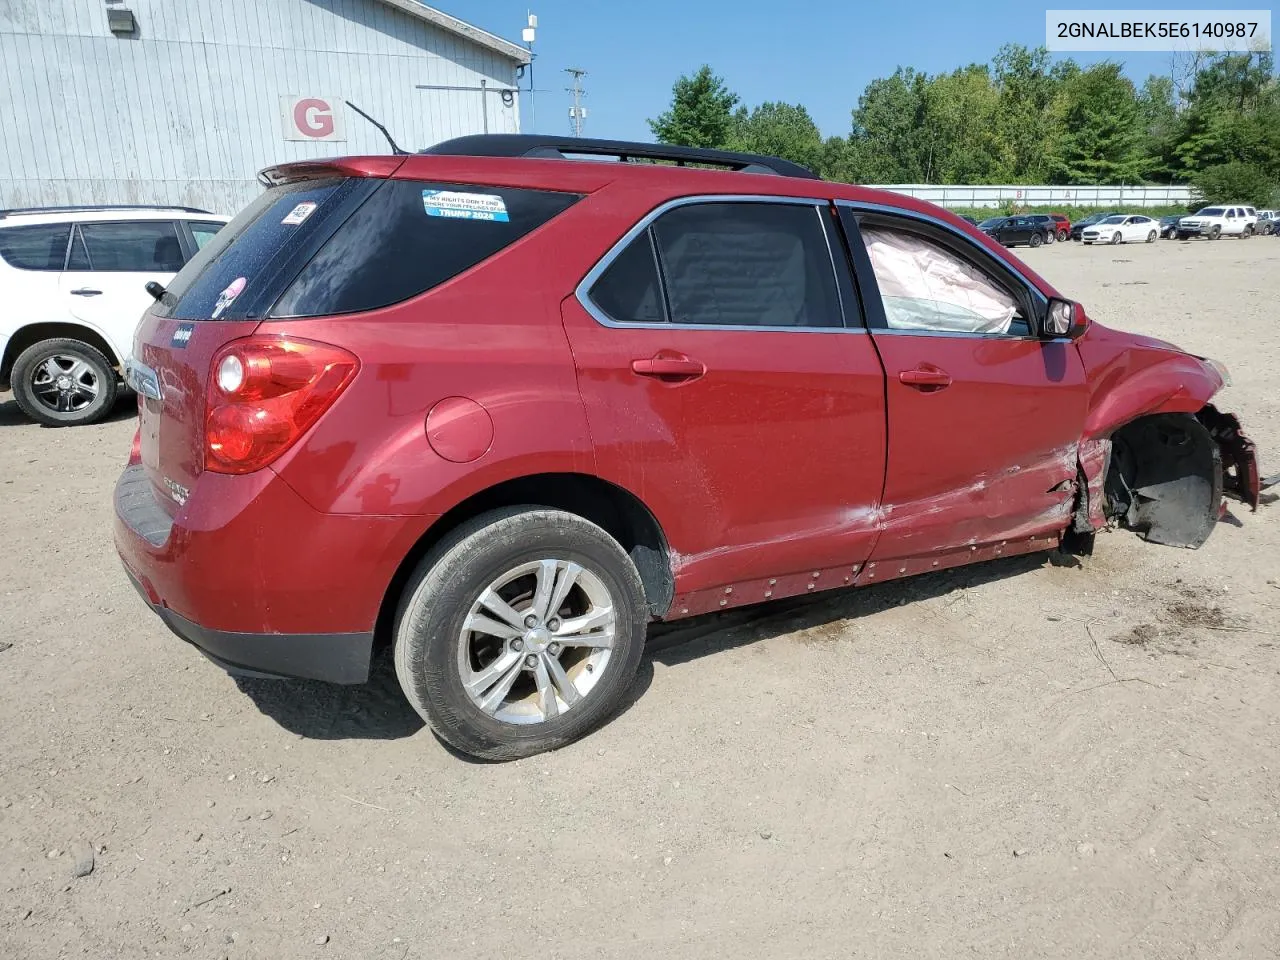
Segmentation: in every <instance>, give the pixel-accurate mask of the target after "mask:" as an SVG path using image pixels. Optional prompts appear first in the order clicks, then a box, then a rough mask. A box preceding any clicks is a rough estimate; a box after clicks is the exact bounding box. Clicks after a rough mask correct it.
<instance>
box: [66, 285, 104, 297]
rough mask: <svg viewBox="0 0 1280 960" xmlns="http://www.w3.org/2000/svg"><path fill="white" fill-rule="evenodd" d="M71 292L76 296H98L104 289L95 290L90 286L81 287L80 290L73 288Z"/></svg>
mask: <svg viewBox="0 0 1280 960" xmlns="http://www.w3.org/2000/svg"><path fill="white" fill-rule="evenodd" d="M71 294H72V296H76V297H97V296H100V295H101V294H102V291H101V290H93V289H91V288H89V287H81V288H80V289H79V290H72V291H71Z"/></svg>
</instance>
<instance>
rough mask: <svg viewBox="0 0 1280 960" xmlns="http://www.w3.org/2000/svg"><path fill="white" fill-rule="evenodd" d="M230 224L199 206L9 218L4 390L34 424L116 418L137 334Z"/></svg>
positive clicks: (39, 212) (1, 234)
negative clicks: (156, 298)
mask: <svg viewBox="0 0 1280 960" xmlns="http://www.w3.org/2000/svg"><path fill="white" fill-rule="evenodd" d="M226 222H227V218H226V217H221V216H216V215H214V214H211V213H207V212H205V211H203V210H196V209H194V208H191V207H119V206H102V207H44V208H38V209H24V210H0V304H3V308H0V389H4V388H6V387H11V388H12V389H13V396H14V399H15V400H17V402H18V406H19V407H21V408H22V411H23V412H24V413H25V414H26V415H27V416H29V417H30V418H31V419H33V420H36V421H39V422H40V423H45V424H48V425H50V426H71V425H74V424H81V423H92V422H93V421H95V420H98V419H100V418H101V417H104V416H106V414H107V413H108V412H110V410H111V407H112V405H113V404H114V403H115V399H116V395H117V392H118V391H119V389H120V385H121V380H120V375H121V373H122V371H123V366H124V362H125V360H126V359H127V358H128V355H129V350H130V349H131V347H132V344H133V331H134V328H135V327H136V326H137V325H138V321H139V319H141V317H142V314H143V312H144V311H145V310H146V309H147V306H148V305H149V304H150V303H151V302H152V297H151V295H150V294H149V293H148V292H147V289H146V285H147V283H149V282H150V281H153V280H154V281H155V282H157V283H159V284H161V285H164V284H166V283H168V282H169V280H171V279H172V278H173V275H174V274H175V273H177V272H178V271H179V270H180V269H182V266H183V265H184V264H185V263H186V262H187V261H188V260H189V259H191V257H192V256H194V255H195V253H196V251H197V250H199V249H200V247H202V246H204V244H205V243H206V242H207V241H208V240H209V239H210V238H211V237H212V236H213V235H214V234H215V233H217V232H218V230H220V229H221V228H222V226H223V225H224V224H225V223H226Z"/></svg>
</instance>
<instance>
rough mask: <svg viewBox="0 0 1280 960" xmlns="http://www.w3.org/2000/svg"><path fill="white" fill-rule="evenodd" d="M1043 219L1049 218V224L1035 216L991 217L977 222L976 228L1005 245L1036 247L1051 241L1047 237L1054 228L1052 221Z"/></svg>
mask: <svg viewBox="0 0 1280 960" xmlns="http://www.w3.org/2000/svg"><path fill="white" fill-rule="evenodd" d="M1044 219H1045V220H1049V225H1047V226H1046V225H1045V224H1044V223H1042V222H1041V220H1040V219H1039V218H1037V217H992V218H991V219H990V220H983V221H982V222H981V223H980V224H978V229H979V230H981V231H982V232H983V233H985V234H986V235H987V236H989V237H991V238H992V239H994V240H995V241H996V242H997V243H1000V244H1003V245H1004V246H1006V247H1016V246H1017V245H1018V244H1020V243H1025V244H1027V245H1028V246H1031V247H1038V246H1040V244H1042V243H1051V242H1052V241H1051V240H1049V237H1050V236H1052V232H1053V230H1054V225H1053V221H1052V219H1050V218H1049V217H1045V218H1044Z"/></svg>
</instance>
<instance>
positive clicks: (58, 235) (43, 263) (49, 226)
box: [0, 223, 71, 270]
mask: <svg viewBox="0 0 1280 960" xmlns="http://www.w3.org/2000/svg"><path fill="white" fill-rule="evenodd" d="M70 234H71V226H70V225H69V224H66V223H42V224H33V225H32V226H29V227H4V228H3V229H0V257H3V258H4V262H5V263H7V264H9V266H11V267H17V268H18V269H20V270H61V269H62V264H63V262H64V261H65V260H66V256H67V238H68V237H69V236H70Z"/></svg>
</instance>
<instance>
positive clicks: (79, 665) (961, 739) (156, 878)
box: [0, 238, 1280, 960]
mask: <svg viewBox="0 0 1280 960" xmlns="http://www.w3.org/2000/svg"><path fill="white" fill-rule="evenodd" d="M1064 247H1065V248H1064ZM1023 256H1024V258H1025V259H1026V260H1027V261H1028V262H1030V263H1031V264H1032V265H1033V266H1034V267H1035V268H1036V269H1038V270H1040V271H1042V272H1043V273H1044V275H1045V276H1047V277H1048V278H1049V279H1050V280H1051V281H1053V282H1054V283H1056V284H1058V285H1059V287H1060V288H1061V289H1062V290H1063V291H1064V292H1066V293H1067V294H1068V295H1072V296H1075V297H1077V298H1079V299H1081V300H1083V301H1084V302H1085V303H1086V304H1087V306H1088V308H1089V310H1090V313H1091V314H1092V315H1093V316H1095V317H1096V318H1098V319H1100V320H1102V321H1104V322H1107V323H1110V324H1113V325H1118V326H1121V327H1126V328H1131V329H1134V330H1138V331H1141V332H1144V333H1148V334H1153V335H1155V336H1159V337H1162V338H1166V339H1171V340H1173V341H1174V342H1177V343H1180V344H1182V345H1183V346H1185V347H1186V348H1188V349H1190V350H1192V351H1194V352H1196V353H1202V354H1208V355H1211V356H1214V357H1217V358H1220V359H1222V360H1224V361H1225V362H1226V363H1227V364H1228V365H1229V367H1230V369H1231V371H1232V374H1233V376H1234V381H1235V383H1234V386H1232V387H1230V388H1229V389H1228V390H1227V391H1226V392H1225V393H1224V394H1223V395H1222V396H1221V402H1222V405H1223V406H1224V407H1225V408H1226V409H1231V410H1234V411H1236V412H1238V413H1239V414H1240V415H1241V418H1242V420H1243V421H1244V423H1245V426H1246V428H1247V430H1248V431H1249V432H1250V433H1251V435H1252V436H1253V437H1254V439H1255V440H1256V441H1257V443H1258V445H1259V448H1260V450H1261V453H1262V461H1263V462H1262V465H1263V472H1264V473H1268V472H1272V473H1274V472H1277V471H1280V390H1278V389H1277V388H1276V381H1275V376H1276V371H1277V370H1280V332H1278V331H1280V241H1278V240H1275V239H1272V238H1255V239H1252V240H1249V241H1247V242H1240V241H1235V240H1223V241H1220V242H1218V243H1207V242H1192V243H1175V242H1172V241H1162V242H1160V243H1158V244H1156V245H1153V246H1145V245H1135V246H1125V247H1101V248H1094V249H1083V248H1081V246H1080V245H1079V244H1073V245H1054V246H1053V247H1046V248H1042V249H1040V250H1032V251H1027V252H1026V253H1025V254H1023ZM132 433H133V423H132V419H131V417H130V412H129V410H128V408H127V404H126V405H125V406H124V407H123V408H122V409H121V410H120V411H119V413H118V415H117V416H116V417H115V418H114V419H113V420H111V421H110V422H108V423H105V424H102V425H99V426H96V427H92V428H85V429H76V430H48V429H41V428H38V427H35V426H32V425H31V424H29V423H26V422H24V421H23V419H22V417H21V415H20V414H19V412H18V410H17V407H16V405H15V404H13V403H12V400H11V398H10V397H9V396H8V395H4V396H3V397H0V491H2V492H3V497H2V502H0V536H2V537H3V544H4V549H3V553H2V554H0V678H2V679H3V690H4V695H3V699H2V700H0V757H2V758H3V759H2V760H0V956H2V957H6V958H15V960H18V958H23V960H37V958H46V957H64V956H68V957H70V956H74V957H80V956H86V957H94V958H107V957H128V958H134V957H186V956H191V957H199V958H210V960H218V958H222V957H226V958H231V960H239V958H271V960H280V958H293V957H301V958H307V957H326V956H327V957H353V958H372V960H379V958H391V960H406V958H423V960H426V958H470V957H475V958H493V957H526V956H542V957H610V958H613V957H644V958H651V957H653V956H655V955H657V956H663V955H669V956H689V957H695V956H696V957H711V956H732V957H736V958H742V960H750V958H757V957H770V958H790V957H796V958H805V960H814V958H825V957H832V958H835V957H839V958H848V957H902V958H911V960H921V958H933V957H939V958H941V957H946V958H953V957H961V956H966V957H967V956H973V957H981V958H1002V957H1007V958H1017V960H1026V958H1029V957H1034V958H1038V960H1047V958H1057V957H1062V958H1072V960H1076V958H1080V957H1093V958H1098V957H1108V958H1109V957H1132V958H1142V960H1157V958H1188V957H1197V958H1217V957H1246V958H1255V957H1258V958H1260V957H1274V956H1276V955H1277V952H1278V951H1280V946H1278V945H1280V902H1278V899H1277V895H1278V894H1280V830H1278V829H1277V828H1278V818H1280V726H1277V722H1278V721H1280V647H1278V645H1280V589H1277V581H1276V578H1277V577H1280V504H1275V505H1272V506H1270V508H1268V507H1267V506H1264V507H1263V508H1262V509H1261V510H1260V511H1259V512H1258V513H1257V514H1250V513H1249V512H1248V510H1247V508H1241V507H1239V506H1238V505H1236V506H1233V509H1232V511H1231V515H1230V516H1229V517H1228V518H1227V520H1226V522H1224V523H1222V524H1220V525H1219V526H1218V529H1217V530H1216V531H1215V532H1214V534H1213V536H1212V538H1211V539H1210V540H1209V542H1208V544H1206V545H1205V546H1204V547H1203V548H1202V549H1200V550H1198V551H1183V550H1176V549H1170V548H1161V547H1154V546H1148V545H1145V544H1143V543H1142V542H1140V541H1139V540H1138V539H1137V538H1136V537H1134V536H1132V535H1130V534H1127V533H1111V534H1107V535H1104V536H1100V537H1099V540H1098V546H1097V551H1096V553H1095V555H1094V556H1093V557H1092V558H1088V559H1086V560H1085V561H1084V562H1083V563H1082V564H1074V563H1073V564H1067V563H1060V564H1051V563H1049V562H1046V561H1045V560H1044V559H1042V558H1036V557H1032V558H1020V559H1014V560H1009V561H1007V562H997V563H992V564H987V565H984V566H978V567H973V568H968V569H963V570H959V571H954V572H950V573H946V574H940V575H935V576H927V577H921V578H918V579H914V580H909V581H905V582H900V583H896V584H889V585H885V586H882V587H875V588H870V589H866V590H861V591H858V592H855V593H848V592H841V593H833V594H828V595H825V596H822V597H818V598H813V599H806V600H804V601H796V602H792V603H789V604H784V605H782V606H777V607H773V608H768V607H766V608H757V609H756V610H751V611H740V612H736V613H732V614H729V615H727V616H725V617H723V618H716V617H712V618H706V619H701V620H698V621H694V622H692V623H690V624H688V625H685V626H683V627H681V628H680V629H678V630H674V631H669V632H667V633H665V634H662V635H655V636H654V637H653V638H652V640H651V650H652V655H651V657H650V658H649V659H648V660H647V661H646V663H645V665H644V667H643V668H642V671H641V677H640V680H639V681H638V683H637V687H636V699H635V701H634V703H633V704H632V705H631V706H630V707H629V709H627V710H626V712H625V713H624V714H623V715H622V716H620V717H619V718H618V719H616V720H615V721H614V722H613V723H611V724H610V725H609V726H608V727H606V728H605V729H604V730H602V731H600V732H599V733H597V734H595V735H594V736H591V737H589V738H588V739H586V740H584V741H582V742H580V743H578V744H577V745H575V746H573V747H570V748H568V749H566V750H563V751H560V752H558V753H555V754H551V755H547V756H542V757H538V758H535V759H532V760H527V761H521V762H518V763H511V764H506V765H473V764H469V763H467V762H465V761H463V760H460V759H458V758H457V757H455V756H452V755H450V754H449V753H447V752H446V751H445V750H444V749H443V748H442V747H441V746H440V744H439V743H438V742H437V741H436V740H435V739H434V738H433V737H432V736H431V734H430V732H429V731H427V730H426V729H424V728H423V726H422V724H421V722H420V721H419V720H418V718H417V716H416V715H415V714H414V713H412V711H411V710H410V709H409V707H408V706H407V705H406V704H405V703H404V701H403V700H402V699H401V697H400V694H399V691H398V689H397V687H396V686H395V679H394V675H393V672H392V670H391V669H390V666H389V664H388V663H386V662H385V661H384V662H382V663H381V664H380V665H379V666H378V668H377V671H376V677H375V680H374V682H372V683H370V684H369V685H367V686H364V687H358V688H338V687H328V686H324V685H321V684H313V683H302V682H299V683H278V682H275V683H273V682H266V681H239V682H237V681H235V680H233V679H231V678H230V677H228V676H226V675H225V674H224V673H222V672H221V671H220V670H218V669H217V668H215V667H214V666H212V665H211V664H209V663H208V662H206V661H205V660H203V659H202V658H201V657H200V656H199V654H197V653H196V652H195V651H194V650H193V649H192V648H190V647H188V646H186V645H184V644H182V643H181V642H179V641H178V640H176V639H175V638H174V637H172V636H171V635H170V634H169V633H168V632H167V631H166V630H165V629H164V627H163V626H162V625H161V624H160V622H159V620H157V619H156V618H155V617H154V616H152V615H151V614H150V613H149V612H148V611H147V610H146V609H145V608H144V607H143V605H142V603H141V602H140V601H139V599H138V598H137V596H136V595H135V594H134V592H133V590H132V588H131V587H130V586H129V585H128V583H127V582H126V580H125V577H124V575H123V573H122V572H121V570H120V567H119V564H118V562H117V560H116V557H115V554H114V551H113V549H112V545H111V530H110V513H111V487H112V484H113V482H114V480H115V477H116V475H117V474H118V472H119V470H120V468H121V466H122V464H123V462H124V460H125V458H126V455H127V452H128V446H129V440H130V438H131V436H132ZM90 846H91V847H92V848H93V850H94V851H95V852H94V867H93V870H92V873H90V874H89V875H87V876H84V877H82V878H79V879H77V878H75V877H74V876H73V874H74V873H75V872H76V870H75V868H76V865H77V861H78V860H79V859H80V858H83V857H84V856H85V855H86V853H87V850H88V849H89V847H90Z"/></svg>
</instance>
